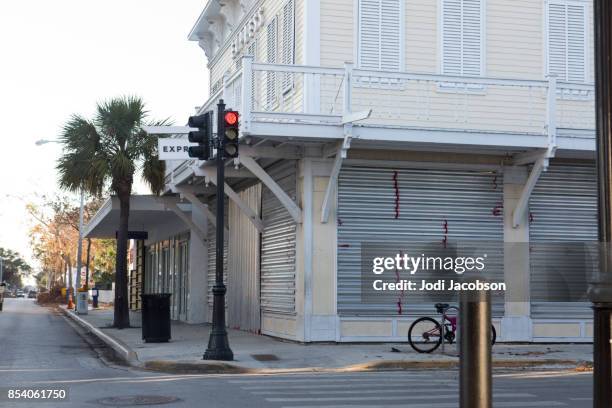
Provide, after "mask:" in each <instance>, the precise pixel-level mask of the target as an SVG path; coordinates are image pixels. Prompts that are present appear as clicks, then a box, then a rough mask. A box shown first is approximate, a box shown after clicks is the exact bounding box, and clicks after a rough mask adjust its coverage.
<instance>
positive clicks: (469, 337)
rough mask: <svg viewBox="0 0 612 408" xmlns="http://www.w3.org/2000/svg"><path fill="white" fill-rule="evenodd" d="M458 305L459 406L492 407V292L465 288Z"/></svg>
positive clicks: (470, 407)
mask: <svg viewBox="0 0 612 408" xmlns="http://www.w3.org/2000/svg"><path fill="white" fill-rule="evenodd" d="M460 302H461V304H460V305H459V324H460V326H459V329H460V330H461V343H460V346H459V347H460V349H459V407H460V408H491V407H492V394H491V386H492V374H491V295H490V293H489V292H488V291H470V292H462V293H461V295H460Z"/></svg>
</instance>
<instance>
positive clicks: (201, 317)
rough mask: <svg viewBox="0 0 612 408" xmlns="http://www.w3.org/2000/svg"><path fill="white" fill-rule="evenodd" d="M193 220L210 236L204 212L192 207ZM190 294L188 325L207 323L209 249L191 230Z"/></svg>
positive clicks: (205, 235)
mask: <svg viewBox="0 0 612 408" xmlns="http://www.w3.org/2000/svg"><path fill="white" fill-rule="evenodd" d="M191 220H192V221H193V223H194V224H195V225H196V226H198V227H199V228H200V230H201V231H203V232H204V237H207V236H208V219H207V218H206V214H204V212H203V211H201V210H200V209H198V208H197V207H196V206H192V210H191ZM187 276H188V281H189V293H188V294H187V323H193V324H197V323H205V322H206V316H207V313H208V302H207V298H208V248H207V247H206V242H202V240H201V239H200V238H199V237H198V234H197V233H196V232H195V231H193V230H191V239H190V240H189V273H188V275H187Z"/></svg>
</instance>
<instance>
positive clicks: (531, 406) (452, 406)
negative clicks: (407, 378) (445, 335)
mask: <svg viewBox="0 0 612 408" xmlns="http://www.w3.org/2000/svg"><path fill="white" fill-rule="evenodd" d="M458 406H459V405H458V403H456V402H439V403H436V402H426V403H422V404H421V403H416V404H405V403H404V404H400V405H395V404H394V405H389V404H384V405H352V404H351V405H344V404H343V405H297V406H296V405H287V406H283V408H388V407H398V408H399V407H402V408H457V407H458ZM566 406H567V404H564V403H562V402H559V401H535V402H495V408H536V407H566Z"/></svg>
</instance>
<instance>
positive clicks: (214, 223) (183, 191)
mask: <svg viewBox="0 0 612 408" xmlns="http://www.w3.org/2000/svg"><path fill="white" fill-rule="evenodd" d="M172 190H173V191H176V192H177V193H179V194H180V195H182V196H183V197H185V198H186V199H187V200H188V201H189V202H190V203H191V205H193V206H194V207H196V208H197V209H198V210H200V211H201V212H202V213H204V215H205V216H206V218H207V219H208V222H210V224H211V225H212V226H213V227H215V228H216V227H217V216H216V214H214V213H213V212H212V211H210V209H209V208H208V206H207V205H206V204H204V203H203V202H202V201H200V199H199V198H198V197H196V195H195V194H193V193H192V192H190V191H187V190H186V189H184V188H182V187H180V186H175V185H173V186H172ZM225 233H226V234H229V231H228V229H227V228H225ZM228 236H229V235H228Z"/></svg>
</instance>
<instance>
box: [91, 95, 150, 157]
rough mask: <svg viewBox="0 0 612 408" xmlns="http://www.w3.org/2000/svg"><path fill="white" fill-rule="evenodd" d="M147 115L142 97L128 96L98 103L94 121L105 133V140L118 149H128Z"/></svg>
mask: <svg viewBox="0 0 612 408" xmlns="http://www.w3.org/2000/svg"><path fill="white" fill-rule="evenodd" d="M147 115H148V112H147V111H146V110H145V105H144V102H143V101H142V100H141V99H140V98H138V97H135V96H126V97H120V98H114V99H111V100H108V101H105V102H102V103H100V104H98V108H97V114H96V117H95V119H94V123H95V124H96V126H97V127H98V128H99V129H100V131H101V133H102V134H103V135H104V142H106V143H108V144H109V145H113V146H114V149H115V150H116V151H126V150H127V148H128V144H129V143H130V142H131V139H132V138H133V137H134V135H135V134H137V133H138V132H139V131H140V125H141V123H142V121H143V120H144V119H145V118H146V116H147Z"/></svg>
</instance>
